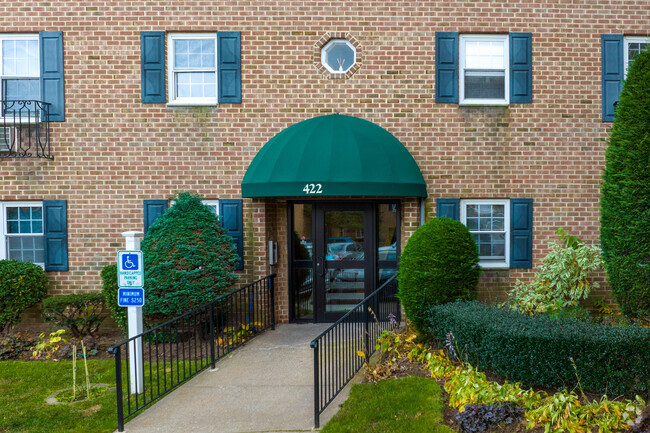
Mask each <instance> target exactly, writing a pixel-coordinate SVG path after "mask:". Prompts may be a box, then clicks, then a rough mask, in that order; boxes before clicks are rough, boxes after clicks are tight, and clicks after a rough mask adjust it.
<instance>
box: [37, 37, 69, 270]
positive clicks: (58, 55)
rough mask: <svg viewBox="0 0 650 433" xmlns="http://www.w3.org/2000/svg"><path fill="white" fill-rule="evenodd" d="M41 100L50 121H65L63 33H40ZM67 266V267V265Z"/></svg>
mask: <svg viewBox="0 0 650 433" xmlns="http://www.w3.org/2000/svg"><path fill="white" fill-rule="evenodd" d="M38 47H39V50H40V61H41V71H40V72H41V76H40V82H41V100H42V101H43V102H47V103H49V104H50V107H49V108H50V121H51V122H63V121H64V120H65V92H64V84H65V80H64V78H63V32H40V33H39V34H38ZM66 266H67V265H66Z"/></svg>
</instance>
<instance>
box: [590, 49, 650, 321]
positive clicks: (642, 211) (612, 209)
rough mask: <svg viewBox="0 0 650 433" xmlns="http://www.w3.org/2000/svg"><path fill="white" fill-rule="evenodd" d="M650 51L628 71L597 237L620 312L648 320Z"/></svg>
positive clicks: (608, 157)
mask: <svg viewBox="0 0 650 433" xmlns="http://www.w3.org/2000/svg"><path fill="white" fill-rule="evenodd" d="M648 83H650V51H645V52H643V53H641V54H640V55H639V56H638V57H637V58H636V59H635V60H634V62H632V64H631V66H630V69H629V70H628V74H627V79H626V80H625V83H624V86H623V90H622V91H621V95H620V98H619V102H618V105H617V108H616V118H615V120H614V125H613V127H612V131H611V135H610V139H609V146H608V148H607V151H606V153H605V160H606V161H605V171H604V174H603V179H604V182H603V184H602V190H601V217H600V222H601V232H600V239H601V244H602V248H603V257H604V261H605V270H606V272H607V277H608V281H609V284H610V286H611V288H612V293H613V294H614V296H615V297H616V300H617V301H618V303H619V305H620V307H621V310H622V311H623V312H624V313H626V314H631V315H638V316H643V315H650V86H649V85H648Z"/></svg>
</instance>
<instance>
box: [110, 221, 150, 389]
mask: <svg viewBox="0 0 650 433" xmlns="http://www.w3.org/2000/svg"><path fill="white" fill-rule="evenodd" d="M143 235H144V233H142V232H124V233H122V236H124V238H125V241H126V242H125V247H126V250H127V251H120V252H118V257H117V271H118V287H120V289H122V288H142V286H143V283H144V281H143V280H144V277H143V275H144V272H143V271H144V263H143V261H142V252H141V251H140V237H141V236H143ZM137 253H139V254H137ZM122 283H124V285H122ZM138 283H139V284H138ZM118 302H119V298H118ZM142 304H144V296H143V297H142ZM127 308H128V320H129V338H132V337H135V336H136V335H138V334H142V331H143V326H142V306H139V307H132V306H130V307H127ZM129 352H130V356H129V371H130V380H131V394H142V393H143V392H144V363H143V359H142V338H137V339H135V340H133V341H131V342H130V343H129Z"/></svg>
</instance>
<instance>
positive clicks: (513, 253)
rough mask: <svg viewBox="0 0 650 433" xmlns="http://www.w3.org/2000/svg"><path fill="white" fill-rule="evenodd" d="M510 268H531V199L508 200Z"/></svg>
mask: <svg viewBox="0 0 650 433" xmlns="http://www.w3.org/2000/svg"><path fill="white" fill-rule="evenodd" d="M510 267H511V268H532V267H533V199H532V198H513V199H512V200H510Z"/></svg>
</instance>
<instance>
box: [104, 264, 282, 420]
mask: <svg viewBox="0 0 650 433" xmlns="http://www.w3.org/2000/svg"><path fill="white" fill-rule="evenodd" d="M275 277H276V275H275V274H273V275H269V276H267V277H264V278H262V279H259V280H257V281H255V282H253V283H251V284H248V285H246V286H244V287H242V288H240V289H238V290H235V291H233V292H231V293H228V294H225V295H222V296H220V297H218V298H216V299H215V300H214V301H211V302H208V303H207V304H204V305H202V306H200V307H198V308H195V309H194V310H191V311H188V312H187V313H184V314H182V315H180V316H178V317H175V318H173V319H171V320H169V321H167V322H165V323H162V324H160V325H158V326H156V327H154V328H151V329H148V330H146V331H145V332H143V333H141V334H138V335H136V336H134V337H131V338H129V339H127V340H124V341H122V342H121V343H119V344H116V345H115V346H113V347H111V348H110V349H108V351H109V353H111V354H113V355H114V356H115V384H116V386H115V389H116V391H117V429H118V431H120V432H122V431H124V421H125V420H126V419H127V418H129V417H130V416H132V415H134V414H135V413H137V412H138V411H140V410H142V409H144V408H145V407H146V406H148V405H150V404H152V403H153V402H155V401H156V400H158V399H159V398H161V397H162V396H164V395H165V394H167V393H169V392H170V391H171V390H173V389H174V388H176V387H178V386H179V385H181V384H182V383H184V382H186V381H188V380H189V379H190V378H192V377H194V376H196V375H197V374H198V373H200V372H201V371H203V370H205V369H206V368H208V367H211V368H213V369H214V368H215V362H216V361H217V360H219V359H221V358H223V357H224V356H225V355H227V354H229V353H230V352H232V351H233V350H235V349H236V348H238V347H239V346H241V345H242V344H244V342H246V341H248V340H250V339H251V338H253V337H255V336H256V335H258V334H260V333H261V332H262V331H264V330H266V329H269V328H271V329H275V302H274V280H275ZM136 353H142V354H143V356H142V361H143V371H142V373H141V374H140V375H138V369H137V368H135V369H134V368H133V366H132V362H133V359H134V356H135V355H134V354H136ZM123 371H125V374H122V372H123ZM132 371H133V376H134V377H133V378H131V372H132ZM132 379H133V380H132ZM132 381H133V382H134V383H133V384H132V383H131V382H132ZM125 391H126V392H125Z"/></svg>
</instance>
